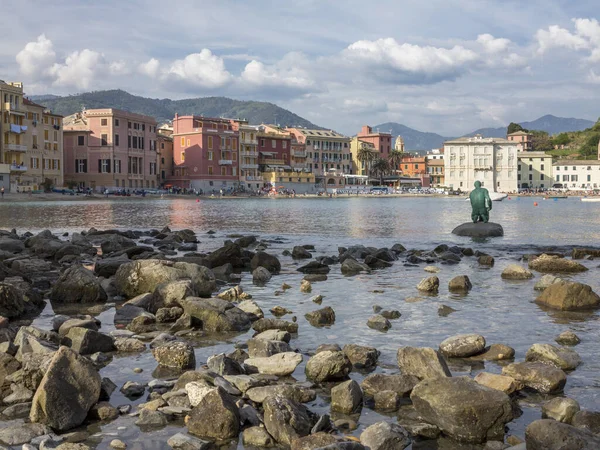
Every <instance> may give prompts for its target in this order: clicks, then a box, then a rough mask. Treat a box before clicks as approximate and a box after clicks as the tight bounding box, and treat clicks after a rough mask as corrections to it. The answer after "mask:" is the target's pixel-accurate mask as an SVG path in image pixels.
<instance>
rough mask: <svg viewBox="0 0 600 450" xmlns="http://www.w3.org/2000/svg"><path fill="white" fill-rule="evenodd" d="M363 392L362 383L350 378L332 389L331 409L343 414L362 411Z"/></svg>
mask: <svg viewBox="0 0 600 450" xmlns="http://www.w3.org/2000/svg"><path fill="white" fill-rule="evenodd" d="M362 403H363V394H362V389H361V388H360V385H359V384H358V383H357V382H356V381H354V380H349V381H346V382H344V383H340V384H338V385H337V386H335V387H334V388H332V389H331V410H332V411H336V412H340V413H342V414H352V413H355V412H358V411H360V409H361V408H362Z"/></svg>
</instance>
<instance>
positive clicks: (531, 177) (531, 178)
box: [529, 173, 533, 181]
mask: <svg viewBox="0 0 600 450" xmlns="http://www.w3.org/2000/svg"><path fill="white" fill-rule="evenodd" d="M529 181H533V174H532V173H530V174H529Z"/></svg>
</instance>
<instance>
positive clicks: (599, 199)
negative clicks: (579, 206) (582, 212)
mask: <svg viewBox="0 0 600 450" xmlns="http://www.w3.org/2000/svg"><path fill="white" fill-rule="evenodd" d="M581 201H582V202H600V197H582V198H581Z"/></svg>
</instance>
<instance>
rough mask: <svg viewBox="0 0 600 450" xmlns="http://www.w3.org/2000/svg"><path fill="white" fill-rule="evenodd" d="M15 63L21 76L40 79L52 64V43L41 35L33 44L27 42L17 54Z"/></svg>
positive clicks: (54, 58) (53, 54)
mask: <svg viewBox="0 0 600 450" xmlns="http://www.w3.org/2000/svg"><path fill="white" fill-rule="evenodd" d="M16 59H17V63H18V64H19V70H20V71H21V73H22V74H23V75H26V76H35V77H40V78H41V76H43V75H45V74H46V71H47V70H48V67H50V66H52V64H54V61H55V60H56V53H55V52H54V48H53V45H52V41H51V40H50V39H48V38H47V37H46V35H44V34H42V35H40V36H38V38H37V40H36V41H34V42H29V43H27V45H25V48H23V50H21V51H20V52H19V53H17V57H16Z"/></svg>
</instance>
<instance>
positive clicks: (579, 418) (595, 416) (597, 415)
mask: <svg viewBox="0 0 600 450" xmlns="http://www.w3.org/2000/svg"><path fill="white" fill-rule="evenodd" d="M571 425H573V426H574V427H577V428H581V429H582V430H587V431H590V432H592V433H594V434H600V412H598V411H578V412H576V413H575V415H574V416H573V419H572V420H571Z"/></svg>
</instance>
